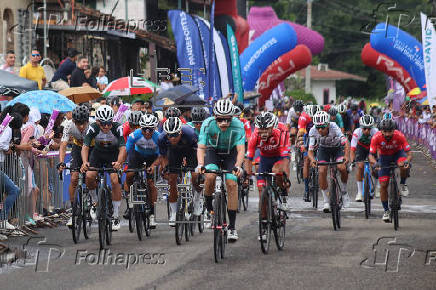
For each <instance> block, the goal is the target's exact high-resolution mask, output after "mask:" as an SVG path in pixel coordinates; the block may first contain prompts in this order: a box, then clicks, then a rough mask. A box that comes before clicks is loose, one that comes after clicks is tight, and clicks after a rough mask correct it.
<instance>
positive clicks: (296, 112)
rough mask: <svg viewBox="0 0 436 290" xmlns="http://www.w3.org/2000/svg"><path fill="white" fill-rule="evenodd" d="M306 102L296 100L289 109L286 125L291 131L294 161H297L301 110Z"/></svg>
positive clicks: (294, 168)
mask: <svg viewBox="0 0 436 290" xmlns="http://www.w3.org/2000/svg"><path fill="white" fill-rule="evenodd" d="M303 109H304V103H303V101H302V100H296V101H295V102H294V104H293V106H292V107H291V108H290V109H289V112H288V117H287V118H286V125H287V126H288V130H289V131H290V134H289V135H290V139H291V140H290V142H291V154H292V162H294V161H295V152H296V151H295V136H296V135H297V131H298V118H300V116H301V112H303ZM292 169H293V170H294V171H295V170H297V167H296V164H295V163H294V164H293V168H292Z"/></svg>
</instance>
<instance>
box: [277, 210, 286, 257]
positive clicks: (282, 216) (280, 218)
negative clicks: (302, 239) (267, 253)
mask: <svg viewBox="0 0 436 290" xmlns="http://www.w3.org/2000/svg"><path fill="white" fill-rule="evenodd" d="M286 219H287V216H286V212H285V211H282V210H278V211H277V215H275V229H274V238H275V240H276V246H277V249H278V250H283V247H284V246H285V236H286Z"/></svg>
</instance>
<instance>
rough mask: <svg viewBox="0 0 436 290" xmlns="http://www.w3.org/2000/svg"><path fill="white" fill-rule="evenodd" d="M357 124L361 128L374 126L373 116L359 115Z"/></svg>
mask: <svg viewBox="0 0 436 290" xmlns="http://www.w3.org/2000/svg"><path fill="white" fill-rule="evenodd" d="M359 125H360V127H362V128H372V126H374V118H373V117H372V116H371V115H364V116H362V117H360V119H359Z"/></svg>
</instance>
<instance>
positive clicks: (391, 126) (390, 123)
mask: <svg viewBox="0 0 436 290" xmlns="http://www.w3.org/2000/svg"><path fill="white" fill-rule="evenodd" d="M396 127H397V125H396V124H395V122H394V120H392V119H384V120H382V121H381V122H380V124H379V129H380V131H392V130H395V128H396Z"/></svg>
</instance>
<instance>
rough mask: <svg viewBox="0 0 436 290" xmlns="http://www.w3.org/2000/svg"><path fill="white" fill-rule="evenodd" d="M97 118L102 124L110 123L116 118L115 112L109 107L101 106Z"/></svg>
mask: <svg viewBox="0 0 436 290" xmlns="http://www.w3.org/2000/svg"><path fill="white" fill-rule="evenodd" d="M95 118H96V119H97V120H98V121H101V122H110V121H112V120H113V118H114V110H112V108H111V107H110V106H108V105H101V106H100V107H98V109H97V111H95Z"/></svg>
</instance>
